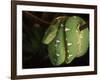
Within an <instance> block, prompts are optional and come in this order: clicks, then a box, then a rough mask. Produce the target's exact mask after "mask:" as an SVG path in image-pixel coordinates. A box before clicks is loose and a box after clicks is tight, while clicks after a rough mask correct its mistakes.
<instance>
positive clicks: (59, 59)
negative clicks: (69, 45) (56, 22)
mask: <svg viewBox="0 0 100 80" xmlns="http://www.w3.org/2000/svg"><path fill="white" fill-rule="evenodd" d="M63 29H64V28H63V27H60V28H59V29H58V33H57V35H56V37H55V39H54V40H53V41H52V42H51V43H50V44H49V45H48V51H49V56H50V60H51V63H52V64H53V65H56V66H59V65H61V64H62V63H64V61H65V54H66V52H65V44H64V33H63ZM57 41H58V42H57Z"/></svg>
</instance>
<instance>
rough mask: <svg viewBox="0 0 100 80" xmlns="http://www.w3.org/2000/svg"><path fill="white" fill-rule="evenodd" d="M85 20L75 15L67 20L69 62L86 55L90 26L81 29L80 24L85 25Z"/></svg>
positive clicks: (67, 59)
mask: <svg viewBox="0 0 100 80" xmlns="http://www.w3.org/2000/svg"><path fill="white" fill-rule="evenodd" d="M84 24H85V21H84V20H83V19H82V18H80V17H78V16H73V17H70V18H69V19H68V20H66V23H65V29H66V28H68V29H69V30H68V31H65V33H66V39H67V40H66V45H67V44H68V43H71V45H70V46H68V45H67V58H66V61H65V62H66V63H67V64H69V63H71V62H72V61H73V59H74V58H76V57H80V56H82V55H84V54H85V53H86V51H87V49H88V28H86V29H84V30H82V31H80V30H79V27H80V25H84ZM68 50H69V51H68Z"/></svg>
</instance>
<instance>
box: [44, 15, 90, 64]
mask: <svg viewBox="0 0 100 80" xmlns="http://www.w3.org/2000/svg"><path fill="white" fill-rule="evenodd" d="M61 24H62V25H64V26H63V27H62V26H61ZM84 24H86V22H85V21H84V20H83V19H82V18H80V17H78V16H72V17H69V18H67V17H65V18H60V19H58V20H56V19H55V20H54V21H53V23H52V24H51V25H50V27H49V28H48V29H47V31H46V33H45V35H44V38H43V43H45V44H48V51H49V57H50V61H51V63H52V64H53V65H55V66H59V65H61V64H63V63H66V64H69V63H71V62H72V61H73V60H74V59H75V58H76V57H81V56H83V55H84V54H85V53H86V51H87V50H88V44H89V31H88V28H85V29H84V30H82V31H80V30H79V27H80V25H84ZM57 40H58V42H57ZM59 41H60V42H59ZM68 44H70V45H68Z"/></svg>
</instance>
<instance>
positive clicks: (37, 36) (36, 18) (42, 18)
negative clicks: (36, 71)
mask: <svg viewBox="0 0 100 80" xmlns="http://www.w3.org/2000/svg"><path fill="white" fill-rule="evenodd" d="M58 16H80V17H82V18H83V19H84V20H85V21H86V22H89V14H71V13H51V12H32V11H23V12H22V30H23V31H22V35H23V37H22V49H23V50H22V68H24V69H28V68H47V67H68V66H87V65H89V49H88V51H87V53H86V54H85V55H84V56H82V57H80V58H76V59H74V60H73V61H72V63H70V64H64V65H61V66H53V65H52V64H51V62H50V60H49V57H48V50H47V45H45V44H43V43H42V42H41V41H42V38H43V35H44V33H45V31H46V29H47V28H48V27H49V25H50V23H51V21H52V20H53V19H54V18H56V17H58ZM88 24H89V23H88Z"/></svg>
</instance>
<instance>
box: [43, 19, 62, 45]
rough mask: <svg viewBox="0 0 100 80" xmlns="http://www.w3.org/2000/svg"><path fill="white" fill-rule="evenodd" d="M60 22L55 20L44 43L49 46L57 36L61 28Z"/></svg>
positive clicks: (45, 36)
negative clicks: (59, 27)
mask: <svg viewBox="0 0 100 80" xmlns="http://www.w3.org/2000/svg"><path fill="white" fill-rule="evenodd" d="M59 23H60V20H57V19H54V20H53V21H52V23H51V25H50V27H49V28H48V29H47V31H46V33H45V35H44V37H43V41H42V42H43V43H44V44H49V43H50V42H51V41H52V40H53V39H54V38H55V36H56V33H57V30H58V26H59Z"/></svg>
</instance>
